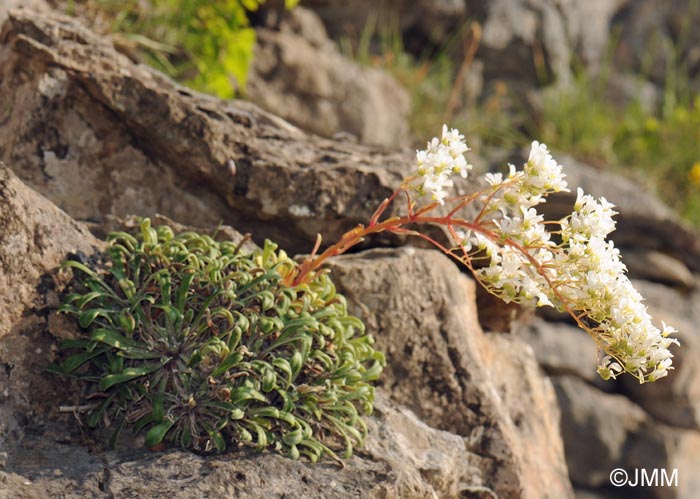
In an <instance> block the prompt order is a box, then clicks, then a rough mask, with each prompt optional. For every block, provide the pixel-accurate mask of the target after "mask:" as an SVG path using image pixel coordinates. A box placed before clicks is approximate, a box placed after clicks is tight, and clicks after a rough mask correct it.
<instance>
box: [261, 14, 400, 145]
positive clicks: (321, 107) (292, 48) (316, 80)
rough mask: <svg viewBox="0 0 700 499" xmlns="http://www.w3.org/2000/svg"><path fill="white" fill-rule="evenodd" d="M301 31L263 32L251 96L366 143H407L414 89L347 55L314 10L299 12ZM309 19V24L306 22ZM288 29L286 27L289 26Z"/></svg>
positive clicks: (312, 127)
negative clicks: (326, 35) (328, 35)
mask: <svg viewBox="0 0 700 499" xmlns="http://www.w3.org/2000/svg"><path fill="white" fill-rule="evenodd" d="M292 15H293V16H294V18H299V17H301V18H302V19H301V21H300V22H298V23H296V24H297V26H298V32H299V34H297V33H295V32H293V31H291V30H289V29H287V30H282V31H273V30H270V29H263V28H260V29H258V30H257V35H258V36H257V45H256V48H255V54H254V58H253V66H252V68H251V74H250V77H249V80H248V86H247V97H248V98H250V99H251V100H252V101H253V102H255V103H256V104H257V105H259V106H260V107H262V108H263V109H266V110H268V111H270V112H272V113H275V114H276V115H277V116H280V117H282V118H284V119H286V120H288V121H289V122H291V123H294V124H295V125H297V126H298V127H300V128H302V129H304V130H308V131H311V132H314V133H316V134H319V135H322V136H325V137H333V136H335V135H343V134H344V135H351V136H354V137H356V138H357V139H358V140H359V141H360V142H364V143H367V144H375V145H383V146H394V147H397V146H401V145H405V144H406V143H407V140H408V125H407V117H408V111H409V106H410V102H409V96H408V93H407V92H406V91H405V90H404V89H403V88H402V87H401V86H400V85H399V83H398V82H396V80H394V79H393V78H392V77H390V76H389V75H387V74H385V73H383V72H381V71H379V70H376V69H372V68H367V67H361V66H359V65H357V64H355V63H353V62H351V61H349V60H348V59H346V58H345V57H343V56H342V55H341V54H340V53H339V52H338V50H337V49H336V48H335V46H334V45H333V44H332V43H331V42H330V40H328V39H325V40H324V39H323V38H324V32H323V30H322V29H323V26H322V25H321V23H320V21H318V20H316V23H314V25H315V26H316V28H315V29H314V28H313V27H309V26H308V24H309V22H308V21H309V19H308V18H309V17H313V16H315V14H314V13H313V12H311V11H306V10H305V9H303V8H302V7H299V8H297V9H295V10H294V11H293V14H292ZM302 21H303V22H302ZM283 27H284V26H283Z"/></svg>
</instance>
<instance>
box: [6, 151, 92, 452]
mask: <svg viewBox="0 0 700 499" xmlns="http://www.w3.org/2000/svg"><path fill="white" fill-rule="evenodd" d="M101 247H102V243H101V242H100V241H98V240H97V239H95V238H94V237H93V236H92V235H91V234H90V233H89V232H88V231H87V230H86V229H85V228H84V227H82V226H81V225H79V224H77V223H76V222H74V221H73V220H71V219H70V217H68V215H66V214H65V213H63V212H62V211H61V210H59V209H58V208H56V207H55V206H54V205H52V204H51V203H50V202H48V201H47V200H46V199H44V198H42V197H41V196H39V195H38V194H36V193H35V192H33V191H32V190H31V189H28V188H27V187H26V186H25V185H24V184H22V182H20V181H19V180H18V179H17V177H16V176H15V175H14V174H13V173H12V172H11V171H10V170H9V169H8V168H7V167H6V166H4V165H3V164H2V163H0V290H1V292H0V367H2V369H0V387H2V388H1V389H0V457H1V455H2V453H3V452H6V448H7V446H8V445H10V444H11V442H13V441H14V440H16V439H17V438H18V435H19V433H20V432H21V429H20V424H23V423H26V422H28V421H33V420H35V419H36V418H41V417H43V415H44V413H47V412H49V411H50V410H52V409H53V407H52V403H51V402H50V400H51V398H52V395H54V394H55V393H64V392H65V390H64V389H62V385H64V383H59V382H57V381H56V380H47V379H46V374H45V373H44V372H43V366H45V365H47V364H48V363H49V359H51V355H52V349H53V348H54V346H53V344H54V338H52V336H51V335H50V334H49V333H48V329H49V328H50V327H51V325H50V322H51V321H52V310H53V309H55V307H57V306H58V294H57V291H58V290H60V288H61V284H60V280H59V279H58V278H57V277H56V272H55V271H56V270H57V268H58V267H59V265H60V264H61V262H63V260H64V259H65V258H66V257H67V256H68V255H69V254H75V255H82V257H84V258H86V257H88V256H89V255H91V254H92V253H94V252H95V251H96V250H98V249H99V248H101ZM1 461H2V459H0V462H1Z"/></svg>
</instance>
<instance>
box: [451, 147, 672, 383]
mask: <svg viewBox="0 0 700 499" xmlns="http://www.w3.org/2000/svg"><path fill="white" fill-rule="evenodd" d="M486 181H487V183H488V184H489V185H490V188H489V189H488V190H487V191H486V193H485V194H484V196H483V199H484V200H485V201H486V202H487V203H488V204H487V206H485V208H484V210H483V212H482V213H485V214H488V217H487V218H485V219H483V220H477V221H476V222H478V226H479V228H480V229H481V230H478V229H477V228H474V229H472V230H470V231H467V232H456V233H455V235H456V237H457V239H458V241H457V242H458V243H459V244H461V245H462V247H463V248H464V250H465V251H466V252H467V253H471V254H475V253H476V252H477V251H483V252H484V253H485V254H486V255H487V256H488V257H489V265H488V266H486V267H483V268H479V269H475V271H474V273H475V276H476V277H477V278H478V279H479V280H480V281H481V282H482V284H484V286H486V288H487V289H489V291H491V292H492V293H493V294H495V295H497V296H499V297H501V298H502V299H503V300H504V301H506V302H511V301H514V302H520V303H522V302H535V303H537V305H538V306H543V305H552V306H555V307H557V308H559V309H561V310H566V311H568V312H569V313H570V314H572V316H574V318H575V319H576V321H577V322H578V323H579V325H580V326H581V327H583V328H584V329H585V330H586V331H587V332H588V333H589V334H590V335H591V336H592V337H593V339H594V340H595V341H596V343H597V344H598V346H599V348H600V349H601V350H602V351H603V352H605V355H604V357H603V359H602V361H601V363H600V366H599V369H598V372H599V373H600V375H601V376H602V377H603V378H604V379H609V378H615V376H617V375H618V374H620V373H623V372H629V373H631V374H633V375H634V376H635V377H637V378H638V379H639V380H640V382H644V381H654V380H656V379H659V378H661V377H663V376H666V374H667V373H668V370H669V369H671V368H672V367H671V357H672V356H673V355H672V354H671V352H670V351H669V347H670V346H671V345H672V344H678V340H676V339H672V338H670V337H669V335H670V334H672V333H673V332H675V330H674V329H673V328H671V327H669V326H666V325H665V324H664V325H663V330H662V331H660V330H659V329H657V328H656V327H655V326H654V325H653V324H652V322H651V317H650V316H649V314H648V313H647V311H646V307H645V306H644V305H643V303H642V297H641V296H640V295H639V293H638V292H637V291H636V290H635V289H634V287H633V286H632V283H631V282H630V280H629V278H628V277H627V275H626V274H625V272H626V268H625V266H624V264H623V263H622V262H621V261H620V255H619V251H618V250H617V249H616V248H615V246H614V245H613V243H612V242H611V241H607V240H606V239H605V238H606V236H607V235H608V234H609V233H610V232H612V231H613V230H614V229H615V221H614V220H613V216H614V215H615V214H616V212H615V211H614V210H613V205H612V204H611V203H609V202H608V201H606V200H605V199H604V198H602V199H600V200H596V199H594V198H593V197H592V196H590V195H585V194H584V193H583V191H582V190H581V189H579V190H578V196H577V199H576V203H575V205H574V211H573V212H572V213H571V214H570V215H569V216H567V217H565V218H564V219H562V220H560V221H558V222H557V223H556V224H555V227H554V228H555V229H558V230H554V231H552V232H550V231H548V230H547V229H546V227H545V223H544V220H543V217H542V215H541V214H539V213H538V212H537V210H536V209H535V208H534V206H535V205H537V204H539V203H541V202H543V201H545V198H546V196H547V195H548V194H550V193H553V192H558V191H562V190H567V189H566V185H567V184H566V182H565V180H564V175H563V174H562V167H561V166H560V165H558V164H557V163H556V161H555V160H554V159H553V158H552V156H551V155H550V154H549V152H548V150H547V148H546V146H545V145H544V144H539V143H538V142H533V143H532V149H531V152H530V156H529V159H528V161H527V163H526V164H525V166H524V168H523V170H522V171H516V170H515V167H513V166H512V165H510V173H509V174H508V176H507V177H506V178H505V179H504V178H503V175H501V174H490V175H487V177H486ZM553 233H557V234H559V239H560V241H558V242H555V241H554V240H552V237H551V234H553Z"/></svg>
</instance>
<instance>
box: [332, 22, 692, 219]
mask: <svg viewBox="0 0 700 499" xmlns="http://www.w3.org/2000/svg"><path fill="white" fill-rule="evenodd" d="M376 24H377V23H376V18H374V17H372V16H370V18H369V20H368V23H367V26H366V27H365V30H364V32H363V33H362V35H361V36H360V38H359V40H357V41H356V42H355V43H351V42H350V41H349V40H345V41H342V42H341V44H340V45H341V49H342V50H343V52H344V53H345V54H346V55H348V56H350V57H352V58H354V59H355V60H356V61H358V62H360V63H362V64H367V65H371V66H373V67H378V68H381V69H383V70H385V71H387V72H389V73H390V74H392V75H393V76H394V77H395V78H396V79H397V80H398V81H399V82H400V83H402V84H403V85H404V86H405V87H406V89H407V90H408V91H409V92H410V94H411V100H412V110H411V115H410V126H411V131H412V136H413V138H414V142H415V144H416V146H422V145H423V142H424V141H425V140H427V138H429V137H432V136H433V135H434V134H435V130H439V129H440V126H441V125H442V123H447V124H449V125H450V126H454V127H457V128H459V129H460V130H461V131H462V133H464V135H465V136H466V137H467V140H468V143H469V144H470V146H472V147H473V148H474V149H477V152H478V150H479V149H480V148H483V147H487V148H488V147H494V146H495V147H502V148H506V149H514V148H522V147H523V146H524V145H525V144H527V143H528V142H529V141H530V140H539V141H542V142H545V143H546V144H547V145H548V146H549V147H550V148H551V149H553V150H555V151H560V152H564V153H567V154H570V155H572V156H574V157H576V158H578V159H580V160H583V161H585V162H588V163H590V164H592V165H594V166H597V167H600V168H611V169H613V170H615V171H617V172H618V173H622V174H623V175H627V176H631V177H633V178H635V179H636V180H638V181H642V182H643V183H644V184H645V185H646V186H647V187H649V188H650V189H651V190H652V191H655V192H656V193H657V194H658V195H659V196H660V197H661V198H662V199H663V200H664V201H665V202H667V203H668V204H669V205H670V206H672V207H673V208H674V209H675V210H676V211H678V212H679V213H680V214H681V215H682V216H683V217H684V218H686V219H687V220H688V221H690V222H691V223H693V224H694V225H695V226H700V96H698V95H697V94H696V93H693V92H692V91H691V90H690V86H689V84H688V72H687V68H685V67H684V66H683V65H682V64H680V63H679V62H678V61H679V60H680V57H676V58H671V60H670V61H669V62H668V67H667V68H666V82H665V85H664V88H663V89H662V91H661V95H660V96H659V99H657V100H658V102H654V103H649V102H644V101H643V99H642V97H641V95H642V92H641V90H642V84H643V83H642V82H643V81H644V75H638V76H639V82H640V83H639V85H640V86H639V90H640V92H637V93H636V95H637V97H635V98H632V99H631V100H630V101H629V102H627V103H625V104H623V105H620V104H619V103H615V102H614V98H613V97H612V96H611V95H610V92H609V90H608V89H609V83H610V78H611V77H612V74H611V72H612V69H613V68H612V63H611V62H610V61H608V62H605V63H604V65H603V66H604V67H603V68H602V70H601V71H600V72H599V73H598V74H597V76H596V77H589V76H587V74H586V73H585V72H584V71H583V69H581V70H576V71H574V73H575V77H574V79H573V81H572V83H571V84H570V85H568V86H566V87H563V88H555V87H553V86H552V87H549V88H546V89H544V91H543V92H542V93H541V99H540V102H539V105H535V106H533V105H532V103H528V102H526V101H525V99H524V98H523V97H521V96H517V95H515V94H513V93H512V92H511V91H510V90H509V88H508V87H507V85H506V84H505V83H503V82H498V81H495V82H485V88H484V93H483V94H482V96H481V97H479V98H478V99H477V98H471V99H470V97H469V96H468V95H466V96H465V95H464V94H465V93H466V92H465V87H466V85H465V78H467V77H468V72H469V70H470V69H471V65H472V62H473V55H474V52H475V51H476V50H477V48H478V44H479V38H480V30H479V26H478V25H476V24H474V23H471V24H465V25H464V26H462V27H461V28H460V29H458V30H457V31H456V32H455V33H454V34H453V36H452V37H451V39H449V40H448V41H447V42H446V43H445V44H444V45H443V46H442V47H439V48H437V49H433V50H432V51H431V52H426V53H424V54H421V55H419V56H417V57H416V56H414V55H411V54H408V53H407V52H406V51H405V50H404V46H403V42H402V39H401V33H400V31H399V29H398V22H396V23H393V24H388V25H386V26H384V27H383V28H381V29H377V26H376ZM460 43H462V44H463V48H461V50H460V47H458V44H460ZM666 43H668V41H667V42H666ZM677 43H679V44H682V40H681V41H680V42H677ZM611 48H614V47H611ZM682 49H683V47H682V46H676V47H675V50H674V53H675V54H676V55H678V54H680V53H681V52H682ZM455 54H459V56H460V57H461V60H460V57H455ZM455 96H457V97H458V98H455Z"/></svg>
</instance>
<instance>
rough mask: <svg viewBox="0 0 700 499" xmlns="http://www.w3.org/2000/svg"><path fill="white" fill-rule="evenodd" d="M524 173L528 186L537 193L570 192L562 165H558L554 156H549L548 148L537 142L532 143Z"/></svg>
mask: <svg viewBox="0 0 700 499" xmlns="http://www.w3.org/2000/svg"><path fill="white" fill-rule="evenodd" d="M524 172H525V174H526V176H527V183H528V185H529V186H531V187H532V188H533V189H534V190H536V192H539V193H544V192H546V191H550V192H560V191H566V190H568V189H567V184H566V181H565V180H564V177H565V175H564V174H563V173H562V167H561V165H559V164H557V162H556V161H555V160H554V158H552V155H551V154H549V151H548V150H547V146H546V145H544V144H540V143H539V142H537V141H533V143H532V147H531V148H530V156H529V158H528V160H527V163H526V164H525V169H524Z"/></svg>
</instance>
